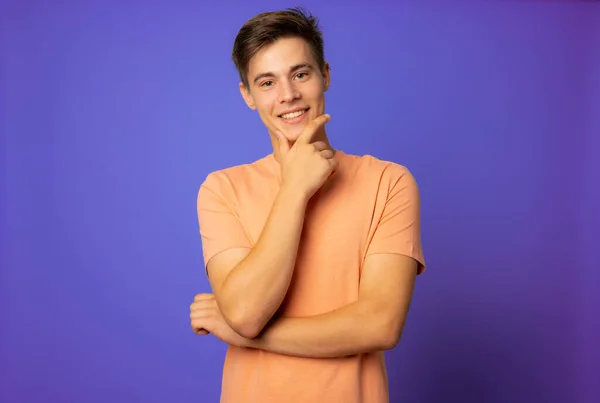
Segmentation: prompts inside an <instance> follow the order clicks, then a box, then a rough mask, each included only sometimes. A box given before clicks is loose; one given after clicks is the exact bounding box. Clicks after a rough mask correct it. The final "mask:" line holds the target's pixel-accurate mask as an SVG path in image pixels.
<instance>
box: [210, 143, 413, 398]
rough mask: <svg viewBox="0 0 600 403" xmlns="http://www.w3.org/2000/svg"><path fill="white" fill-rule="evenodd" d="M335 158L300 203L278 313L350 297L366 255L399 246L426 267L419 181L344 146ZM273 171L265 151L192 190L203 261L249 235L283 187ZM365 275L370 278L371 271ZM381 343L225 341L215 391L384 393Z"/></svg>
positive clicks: (338, 303)
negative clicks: (344, 348) (288, 345)
mask: <svg viewBox="0 0 600 403" xmlns="http://www.w3.org/2000/svg"><path fill="white" fill-rule="evenodd" d="M335 158H337V159H338V161H339V165H338V169H337V171H336V173H335V174H334V175H333V176H332V177H331V178H330V179H329V181H328V183H327V184H326V186H323V187H322V188H320V190H319V191H318V192H317V193H316V194H315V195H314V196H313V197H312V198H311V200H310V203H309V204H308V205H307V207H306V215H305V220H304V228H303V233H302V238H301V240H300V247H299V250H298V253H297V257H296V264H295V268H294V273H293V278H292V281H291V284H290V286H289V289H288V291H287V294H286V298H285V301H284V302H283V303H282V305H281V307H280V310H279V312H278V315H280V316H281V317H287V318H302V317H313V316H317V315H321V314H326V313H328V312H332V311H335V310H338V309H340V308H343V307H345V306H348V305H350V304H352V303H355V302H357V301H358V300H359V295H360V291H361V280H362V274H363V270H364V263H365V261H366V260H368V259H369V258H370V257H372V256H375V255H381V256H385V255H386V254H393V255H401V256H405V257H407V258H410V259H414V260H415V261H416V262H417V273H421V272H422V271H423V270H424V268H425V263H424V259H423V252H422V248H421V242H420V229H419V197H418V190H417V185H416V182H415V180H414V178H413V176H412V175H411V173H410V172H409V170H408V169H407V168H405V167H403V166H401V165H398V164H395V163H391V162H386V161H381V160H379V159H377V158H374V157H371V156H363V157H359V156H354V155H348V154H345V153H344V152H341V151H338V152H337V153H336V156H335ZM280 172H281V171H280V167H279V164H278V163H277V161H276V160H275V158H274V156H273V155H269V156H267V157H265V158H262V159H260V160H258V161H256V162H254V163H251V164H246V165H240V166H236V167H232V168H229V169H225V170H222V171H218V172H214V173H212V174H210V175H209V176H208V177H207V179H206V181H205V182H204V183H203V185H202V187H201V190H200V193H199V198H198V213H199V221H200V229H201V235H202V245H203V253H204V258H205V262H210V261H211V259H213V257H215V256H218V255H219V254H221V253H223V252H226V251H228V250H233V249H236V248H247V249H251V248H253V247H254V246H255V245H256V243H257V241H258V239H259V237H260V234H261V231H262V229H263V227H264V225H265V221H266V220H267V217H268V215H269V211H270V208H271V206H272V205H273V201H274V199H275V197H276V195H277V193H278V191H279V190H280V186H281V173H280ZM385 269H387V270H402V269H403V268H401V267H387V268H385ZM371 270H373V268H371ZM369 275H371V276H370V277H369V278H370V279H371V281H373V280H372V279H376V278H377V277H376V276H377V275H378V273H369ZM381 278H382V279H386V278H387V277H386V276H382V277H381ZM391 278H394V277H391ZM380 289H381V291H382V292H384V291H385V288H384V287H381V288H380ZM397 292H398V293H400V292H402V290H400V289H397ZM395 301H397V300H396V299H394V298H389V299H388V300H387V302H388V303H389V304H393V303H394V302H395ZM370 314H371V315H372V316H374V317H375V316H377V315H376V312H371V313H370ZM365 325H367V324H366V323H365V322H364V321H361V320H360V319H358V318H357V320H356V323H354V324H352V327H353V328H354V331H355V332H357V333H360V332H361V327H363V326H365ZM365 336H366V337H369V335H368V333H366V334H365ZM383 344H384V345H383V346H382V347H381V350H376V351H367V352H365V353H362V354H361V353H359V354H352V355H348V356H345V357H327V358H321V357H318V358H313V357H310V356H303V357H300V356H294V355H284V354H279V353H275V352H271V351H265V350H261V349H257V348H240V347H237V346H230V347H229V349H228V352H227V357H226V360H225V365H224V374H223V385H222V401H223V402H266V401H285V402H288V403H294V402H308V401H310V402H338V401H339V402H342V401H343V402H346V403H382V402H387V401H388V397H387V396H388V387H387V377H386V372H385V363H384V354H383V350H384V349H385V348H389V347H392V346H385V343H383ZM392 344H393V343H392Z"/></svg>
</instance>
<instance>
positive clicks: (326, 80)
mask: <svg viewBox="0 0 600 403" xmlns="http://www.w3.org/2000/svg"><path fill="white" fill-rule="evenodd" d="M322 74H323V91H324V92H327V90H328V89H329V85H330V84H331V69H330V67H329V63H328V62H325V63H324V64H323V72H322Z"/></svg>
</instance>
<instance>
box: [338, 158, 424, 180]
mask: <svg viewBox="0 0 600 403" xmlns="http://www.w3.org/2000/svg"><path fill="white" fill-rule="evenodd" d="M345 155H346V157H347V159H348V161H349V166H350V170H351V171H354V172H353V173H354V175H356V176H358V177H364V178H365V179H367V180H369V181H378V182H379V183H380V184H381V185H387V186H390V187H394V186H397V185H398V184H399V183H400V184H405V185H412V186H416V180H415V177H414V176H413V174H412V172H411V171H410V169H409V168H408V167H406V166H404V165H402V164H400V163H397V162H393V161H387V160H383V159H380V158H378V157H375V156H372V155H368V154H367V155H362V156H359V155H353V154H345Z"/></svg>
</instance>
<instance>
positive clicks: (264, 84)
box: [260, 81, 273, 87]
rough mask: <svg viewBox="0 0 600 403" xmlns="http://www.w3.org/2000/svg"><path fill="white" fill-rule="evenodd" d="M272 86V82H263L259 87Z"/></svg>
mask: <svg viewBox="0 0 600 403" xmlns="http://www.w3.org/2000/svg"><path fill="white" fill-rule="evenodd" d="M272 84H273V81H265V82H264V83H262V84H261V85H260V86H261V87H270V86H271V85H272Z"/></svg>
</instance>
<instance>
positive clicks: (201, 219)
mask: <svg viewBox="0 0 600 403" xmlns="http://www.w3.org/2000/svg"><path fill="white" fill-rule="evenodd" d="M222 190H223V186H222V185H221V183H220V181H219V179H218V177H217V175H215V173H212V174H210V175H208V176H207V178H206V180H205V181H204V183H203V184H202V185H201V186H200V190H199V191H198V199H197V210H198V224H199V227H200V237H201V239H202V253H203V256H204V263H205V265H207V264H208V262H209V260H210V259H211V258H212V257H213V256H215V255H217V254H218V253H221V252H224V251H226V250H228V249H233V248H251V243H250V241H249V239H248V236H247V235H246V232H245V230H244V227H243V226H242V223H241V222H240V219H239V215H238V214H237V213H236V212H235V211H234V209H233V207H232V206H233V203H232V202H231V200H227V197H226V195H224V192H223V191H222Z"/></svg>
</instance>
